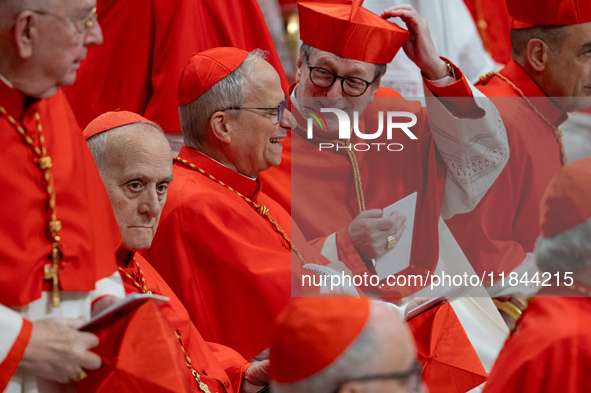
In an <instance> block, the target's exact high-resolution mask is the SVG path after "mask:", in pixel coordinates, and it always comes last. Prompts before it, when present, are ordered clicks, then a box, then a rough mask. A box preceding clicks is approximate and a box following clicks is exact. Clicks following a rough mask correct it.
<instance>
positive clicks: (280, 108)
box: [219, 96, 287, 123]
mask: <svg viewBox="0 0 591 393" xmlns="http://www.w3.org/2000/svg"><path fill="white" fill-rule="evenodd" d="M286 107H287V96H286V97H285V98H284V99H283V101H281V102H280V103H279V105H277V108H253V107H248V106H235V107H231V108H225V109H220V110H219V111H220V112H223V111H228V110H241V109H246V110H249V109H256V110H263V111H269V114H270V115H272V116H277V121H278V122H279V123H281V121H283V114H284V113H285V108H286Z"/></svg>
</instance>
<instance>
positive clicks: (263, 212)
mask: <svg viewBox="0 0 591 393" xmlns="http://www.w3.org/2000/svg"><path fill="white" fill-rule="evenodd" d="M174 159H175V161H177V162H179V163H181V164H183V165H185V166H187V167H189V168H191V169H193V170H194V171H197V172H199V173H201V174H202V175H204V176H206V177H208V178H209V179H211V180H213V181H215V182H217V183H219V184H220V185H222V186H224V187H226V188H227V189H228V190H230V191H233V192H235V193H236V195H238V196H239V197H241V198H242V199H244V200H245V201H246V203H248V204H249V205H250V206H251V207H252V208H253V209H254V210H255V211H256V212H257V213H258V214H259V215H260V216H261V217H263V218H265V219H266V220H267V221H269V223H271V225H272V226H273V229H274V230H275V232H277V233H279V234H280V235H281V236H282V237H283V240H285V242H286V243H287V245H288V246H289V247H288V248H289V249H290V250H291V251H293V252H294V253H295V254H296V255H297V257H298V258H300V259H301V260H302V261H303V262H304V263H305V261H304V257H303V256H302V254H300V252H299V251H298V249H297V248H296V246H295V244H293V243H292V241H291V239H290V238H289V236H288V235H287V233H285V231H284V230H283V228H281V226H280V225H279V223H278V222H277V221H275V219H274V218H273V217H272V216H271V215H270V214H269V209H268V208H267V206H265V205H261V204H259V203H257V202H255V201H253V200H252V199H251V198H249V197H247V196H246V195H243V194H242V193H240V192H238V191H237V190H235V189H233V188H232V187H230V186H229V185H227V184H226V183H224V182H223V181H221V180H218V179H216V178H215V177H214V176H213V175H210V174H209V173H207V172H205V171H204V170H203V169H201V168H199V167H197V166H196V165H195V164H192V163H190V162H189V161H187V160H184V159H182V158H180V157H175V158H174Z"/></svg>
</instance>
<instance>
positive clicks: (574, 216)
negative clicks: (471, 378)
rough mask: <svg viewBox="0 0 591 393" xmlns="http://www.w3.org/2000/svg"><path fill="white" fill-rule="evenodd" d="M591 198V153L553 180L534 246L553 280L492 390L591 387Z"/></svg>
mask: <svg viewBox="0 0 591 393" xmlns="http://www.w3.org/2000/svg"><path fill="white" fill-rule="evenodd" d="M590 200H591V159H585V160H581V161H577V162H575V163H573V164H569V165H566V166H565V167H563V168H562V169H561V170H559V171H558V173H556V175H555V176H554V177H553V179H552V180H551V181H550V183H549V184H548V187H547V189H546V192H545V194H544V196H543V198H542V203H541V213H540V233H541V235H540V237H539V238H538V240H537V242H536V247H535V250H534V252H535V258H536V263H537V264H538V267H539V268H540V271H541V273H540V279H541V280H542V281H545V284H544V285H545V286H544V288H543V289H542V290H541V291H540V292H539V293H538V295H537V297H536V298H535V299H533V300H531V301H530V302H529V305H528V307H527V309H526V310H525V313H524V314H523V317H522V318H521V320H520V321H519V325H518V327H517V329H516V330H515V332H514V334H513V336H512V337H511V338H510V339H509V340H508V341H507V343H506V344H505V347H504V348H503V350H502V351H501V354H500V355H499V358H498V359H497V362H496V363H495V366H494V368H493V370H492V373H491V375H490V377H489V380H488V382H487V383H486V386H485V389H484V392H485V393H501V392H523V393H530V392H531V393H533V392H536V393H554V392H564V393H579V392H589V391H591V378H589V376H588V373H587V370H589V369H591V350H590V348H591V330H589V326H590V325H591V299H590V297H591V204H590V203H589V201H590ZM559 365H560V366H559Z"/></svg>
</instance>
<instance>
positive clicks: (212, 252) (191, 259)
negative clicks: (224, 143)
mask: <svg viewBox="0 0 591 393" xmlns="http://www.w3.org/2000/svg"><path fill="white" fill-rule="evenodd" d="M179 157H180V158H182V159H184V160H186V161H188V162H190V163H192V164H194V165H195V166H196V167H198V168H201V169H203V170H204V171H205V172H206V173H207V174H208V175H212V176H214V177H215V178H216V179H217V180H220V181H222V182H223V183H224V184H225V185H221V184H219V183H218V182H217V181H215V180H212V179H210V178H209V177H208V176H206V175H203V174H201V173H199V172H197V171H195V170H193V169H191V168H189V167H187V166H185V165H183V164H180V163H179V162H175V163H174V167H173V172H174V181H173V182H172V183H171V185H170V187H169V191H168V200H167V202H166V206H165V207H164V210H163V212H162V216H161V219H160V225H159V228H158V232H157V233H156V237H155V238H154V241H153V243H152V247H151V248H150V249H149V250H147V252H146V254H144V255H145V256H146V258H147V259H148V261H150V263H151V264H152V265H153V266H154V267H155V268H156V269H157V270H158V272H159V273H160V274H161V275H162V277H164V279H165V280H166V282H168V283H169V284H170V285H171V287H172V288H173V290H174V291H175V293H177V295H178V296H179V298H180V299H181V301H182V302H183V304H184V305H185V307H187V310H188V311H189V314H190V315H191V319H192V320H193V322H194V323H195V325H196V326H197V328H198V329H199V332H200V333H201V334H202V335H203V337H204V338H205V339H206V340H208V341H214V342H217V343H220V344H224V345H227V346H229V347H232V348H234V349H236V350H237V351H238V352H240V354H241V355H242V356H244V357H245V358H247V359H250V358H252V357H254V356H256V355H258V354H259V353H260V352H262V351H263V350H265V349H266V348H267V347H268V346H269V342H268V335H269V331H270V328H271V324H272V323H273V321H274V319H275V317H276V315H277V314H278V313H279V311H280V310H281V309H282V308H283V307H284V306H285V305H286V304H287V303H288V302H289V300H290V298H291V296H292V285H293V293H294V295H298V294H308V293H309V294H318V293H319V290H318V289H316V290H311V291H310V292H308V291H304V290H303V288H302V286H301V284H300V283H301V280H302V278H301V276H302V273H305V272H307V273H306V274H312V273H311V272H309V271H307V270H305V269H303V268H302V266H303V261H302V260H301V259H300V258H299V257H297V256H296V253H295V252H292V251H290V250H289V246H288V244H287V242H286V241H285V240H284V237H283V236H282V235H281V234H280V233H279V232H277V231H276V230H275V229H274V227H273V225H272V224H271V223H270V222H269V221H268V220H267V219H266V218H264V217H262V216H261V215H260V214H259V213H257V211H255V209H254V208H253V207H252V206H251V205H250V204H248V203H247V202H246V201H245V200H244V199H243V197H241V196H239V195H238V194H237V192H239V193H241V194H242V195H243V196H245V197H248V198H251V199H253V200H254V201H255V202H256V203H259V204H262V205H265V206H266V207H267V208H268V209H269V214H270V216H272V217H273V219H274V220H276V221H277V223H278V224H279V226H280V227H281V229H282V230H283V231H285V233H286V234H287V236H289V237H290V238H291V240H292V242H293V244H294V245H296V247H297V249H298V251H299V252H300V253H301V255H302V256H303V259H304V260H305V261H306V263H316V264H320V265H326V264H328V260H326V259H325V258H324V257H322V255H320V253H318V252H317V251H316V250H315V249H313V248H311V247H309V246H308V245H307V243H306V241H305V239H304V237H303V235H302V234H301V232H300V231H299V229H298V227H297V226H296V225H292V224H291V218H290V216H289V213H287V212H286V211H285V210H284V209H283V208H282V207H281V206H280V205H279V204H278V203H276V202H275V201H273V200H272V199H271V198H269V197H268V196H267V195H265V194H264V193H263V192H262V191H261V187H260V184H259V182H258V181H254V180H252V179H250V178H247V177H245V176H243V175H241V174H239V173H237V172H235V171H233V170H231V169H229V168H227V167H225V166H223V165H221V164H219V163H217V162H215V161H214V160H212V159H210V158H208V157H207V156H205V155H203V154H201V153H199V152H197V151H196V150H192V149H190V148H187V147H186V146H183V148H182V149H181V151H180V153H179ZM228 187H231V188H232V189H230V188H228Z"/></svg>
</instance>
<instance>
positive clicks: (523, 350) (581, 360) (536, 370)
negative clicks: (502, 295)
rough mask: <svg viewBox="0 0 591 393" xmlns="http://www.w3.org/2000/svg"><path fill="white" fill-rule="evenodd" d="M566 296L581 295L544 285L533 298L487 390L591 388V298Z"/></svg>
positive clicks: (571, 391) (571, 392)
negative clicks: (590, 374) (546, 287)
mask: <svg viewBox="0 0 591 393" xmlns="http://www.w3.org/2000/svg"><path fill="white" fill-rule="evenodd" d="M547 296H551V297H547ZM560 296H563V297H560ZM567 296H576V294H575V293H574V292H571V291H570V290H567V289H564V288H560V289H557V288H552V289H544V290H542V291H541V292H540V293H539V294H538V297H537V298H535V299H534V300H532V301H530V303H529V305H528V306H527V309H526V310H525V312H524V314H523V316H522V317H521V323H520V327H519V330H518V332H517V333H515V334H514V335H513V336H512V337H511V338H510V339H509V340H508V341H507V343H506V344H505V347H504V348H503V350H502V351H501V353H500V354H499V357H498V359H497V361H496V363H495V365H494V367H493V370H492V372H491V374H490V376H489V378H488V382H487V383H486V385H485V388H484V390H483V393H497V392H499V393H501V392H503V393H505V392H520V393H530V392H531V393H534V392H535V393H554V392H561V393H581V392H590V391H591V378H589V370H591V349H590V348H591V330H589V326H590V325H591V299H589V298H588V297H584V298H581V297H567Z"/></svg>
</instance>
